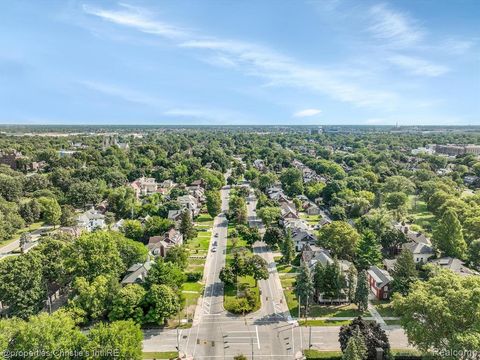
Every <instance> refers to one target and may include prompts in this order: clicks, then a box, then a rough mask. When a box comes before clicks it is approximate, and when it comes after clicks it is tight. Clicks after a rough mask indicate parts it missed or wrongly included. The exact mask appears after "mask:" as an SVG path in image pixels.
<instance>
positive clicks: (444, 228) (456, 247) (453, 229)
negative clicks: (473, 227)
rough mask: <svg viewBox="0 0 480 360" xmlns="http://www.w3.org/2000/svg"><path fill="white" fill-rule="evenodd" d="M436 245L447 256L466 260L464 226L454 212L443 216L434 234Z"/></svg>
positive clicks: (450, 211) (449, 211)
mask: <svg viewBox="0 0 480 360" xmlns="http://www.w3.org/2000/svg"><path fill="white" fill-rule="evenodd" d="M433 239H434V244H435V245H436V247H437V248H438V249H439V250H440V251H441V252H442V253H443V255H445V256H452V257H458V258H460V259H464V258H465V254H466V250H467V244H466V243H465V240H464V239H463V233H462V225H461V224H460V221H458V218H457V215H456V214H455V212H454V211H452V210H447V211H445V213H444V214H443V216H442V218H441V219H440V222H439V224H438V226H437V227H436V229H435V230H434V233H433Z"/></svg>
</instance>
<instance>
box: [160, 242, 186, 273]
mask: <svg viewBox="0 0 480 360" xmlns="http://www.w3.org/2000/svg"><path fill="white" fill-rule="evenodd" d="M165 262H167V263H168V262H171V263H173V264H175V265H177V266H178V267H179V268H180V269H183V270H185V269H186V268H187V266H188V250H187V249H186V248H185V246H181V245H177V246H173V247H171V248H170V249H169V250H168V252H167V254H166V255H165Z"/></svg>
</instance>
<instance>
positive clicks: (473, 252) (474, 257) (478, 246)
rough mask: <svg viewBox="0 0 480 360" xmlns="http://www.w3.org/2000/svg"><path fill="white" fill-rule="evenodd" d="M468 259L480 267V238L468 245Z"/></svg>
mask: <svg viewBox="0 0 480 360" xmlns="http://www.w3.org/2000/svg"><path fill="white" fill-rule="evenodd" d="M468 261H469V262H470V264H472V265H473V266H475V267H477V268H478V267H480V239H477V240H474V241H472V242H471V244H470V245H469V247H468Z"/></svg>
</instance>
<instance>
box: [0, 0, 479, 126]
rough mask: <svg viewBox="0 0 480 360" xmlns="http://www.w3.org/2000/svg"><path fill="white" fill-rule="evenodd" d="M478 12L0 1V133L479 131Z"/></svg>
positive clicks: (439, 4) (323, 4)
mask: <svg viewBox="0 0 480 360" xmlns="http://www.w3.org/2000/svg"><path fill="white" fill-rule="evenodd" d="M479 17H480V1H478V0H455V1H454V0H402V1H400V0H399V1H385V2H378V1H369V0H362V1H351V0H319V1H314V0H307V1H293V0H272V1H267V0H262V1H254V0H248V1H246V0H245V1H240V0H237V1H233V0H230V1H227V0H215V1H207V0H202V1H198V0H192V1H187V0H175V1H173V0H170V1H130V0H121V2H113V1H87V0H85V1H76V0H70V1H65V0H58V1H47V0H42V1H22V0H17V1H8V0H0V30H1V31H0V123H9V124H213V125H222V124H245V125H248V124H255V125H259V124H308V125H310V124H319V125H322V124H366V125H376V124H379V125H380V124H387V125H388V124H395V123H396V122H398V123H399V124H400V125H423V124H425V125H480V23H479V21H478V19H479Z"/></svg>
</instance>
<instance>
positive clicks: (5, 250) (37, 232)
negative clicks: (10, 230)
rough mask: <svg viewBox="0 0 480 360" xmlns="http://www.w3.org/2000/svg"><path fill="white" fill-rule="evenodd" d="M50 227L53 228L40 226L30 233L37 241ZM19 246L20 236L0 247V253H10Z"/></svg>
mask: <svg viewBox="0 0 480 360" xmlns="http://www.w3.org/2000/svg"><path fill="white" fill-rule="evenodd" d="M50 229H52V226H50V225H44V226H42V227H40V228H38V229H36V230H33V231H32V232H31V233H30V235H31V236H32V241H37V240H38V239H39V238H40V236H41V235H42V234H43V233H44V232H46V231H48V230H50ZM19 247H20V238H18V239H17V240H15V241H12V242H11V243H9V244H7V245H5V246H2V247H0V255H6V254H9V253H11V252H12V251H14V250H16V249H18V248H19Z"/></svg>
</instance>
